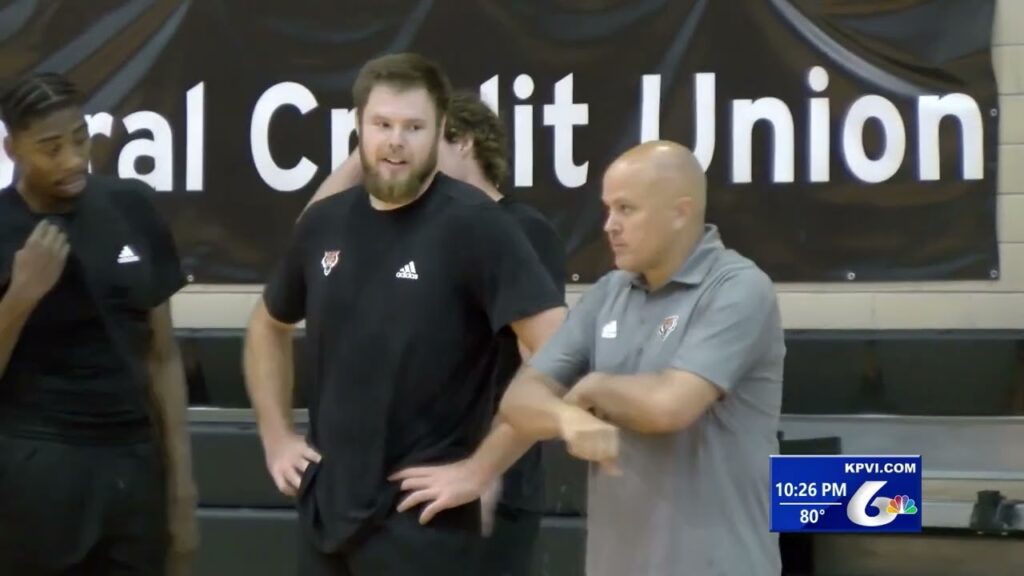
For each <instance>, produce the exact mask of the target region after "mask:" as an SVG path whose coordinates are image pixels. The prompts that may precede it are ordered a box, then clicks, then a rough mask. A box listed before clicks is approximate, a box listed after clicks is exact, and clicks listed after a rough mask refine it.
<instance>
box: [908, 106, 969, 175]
mask: <svg viewBox="0 0 1024 576" xmlns="http://www.w3.org/2000/svg"><path fill="white" fill-rule="evenodd" d="M946 116H955V117H956V119H957V120H959V121H960V134H961V136H960V158H961V160H960V162H961V168H960V173H961V178H963V179H964V180H981V179H982V178H983V177H984V168H985V155H984V152H985V149H984V148H985V147H984V142H985V138H984V132H985V130H984V128H983V127H982V124H981V109H980V108H979V107H978V103H977V102H976V101H975V100H974V98H971V97H970V96H968V95H966V94H948V95H946V96H941V97H940V96H921V97H919V98H918V99H917V126H918V128H917V129H918V134H917V141H918V162H919V163H920V178H921V180H926V181H927V180H938V179H939V122H941V121H942V119H943V118H945V117H946Z"/></svg>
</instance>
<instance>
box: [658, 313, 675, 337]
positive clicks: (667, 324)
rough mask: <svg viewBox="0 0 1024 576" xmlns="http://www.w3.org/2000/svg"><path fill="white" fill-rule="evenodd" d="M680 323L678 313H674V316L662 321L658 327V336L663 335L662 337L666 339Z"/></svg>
mask: <svg viewBox="0 0 1024 576" xmlns="http://www.w3.org/2000/svg"><path fill="white" fill-rule="evenodd" d="M678 324H679V316H678V315H675V314H673V315H672V316H668V317H667V318H665V319H664V320H662V321H661V326H659V327H658V336H661V339H662V340H665V339H666V338H668V335H669V334H671V333H672V331H673V330H675V329H676V326H677V325H678Z"/></svg>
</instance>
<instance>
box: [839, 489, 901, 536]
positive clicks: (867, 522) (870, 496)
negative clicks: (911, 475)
mask: <svg viewBox="0 0 1024 576" xmlns="http://www.w3.org/2000/svg"><path fill="white" fill-rule="evenodd" d="M885 484H886V481H885V480H869V481H867V482H865V483H863V484H861V486H860V488H858V489H857V491H856V492H854V494H853V496H852V497H851V498H850V502H849V503H848V504H847V505H846V516H847V518H849V519H850V521H851V522H853V523H854V524H856V525H858V526H864V527H865V528H879V527H882V526H885V525H887V524H890V523H892V522H893V521H895V520H896V518H898V517H900V516H903V515H909V516H912V515H914V514H917V505H916V504H915V503H914V500H913V499H912V498H910V497H908V496H906V495H897V496H892V497H889V496H879V495H878V491H879V490H881V489H882V487H883V486H885ZM868 508H874V509H875V510H878V513H877V514H875V515H874V516H868Z"/></svg>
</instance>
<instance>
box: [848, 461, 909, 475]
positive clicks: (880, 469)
mask: <svg viewBox="0 0 1024 576" xmlns="http://www.w3.org/2000/svg"><path fill="white" fill-rule="evenodd" d="M843 472H844V473H846V474H917V462H846V463H845V464H843Z"/></svg>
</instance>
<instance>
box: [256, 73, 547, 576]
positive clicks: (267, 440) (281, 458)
mask: <svg viewBox="0 0 1024 576" xmlns="http://www.w3.org/2000/svg"><path fill="white" fill-rule="evenodd" d="M449 99H450V87H449V82H448V80H447V78H446V77H445V75H444V74H443V72H442V71H441V70H440V69H439V68H438V67H437V66H436V65H434V64H433V63H431V62H429V61H427V60H425V59H423V58H422V57H419V56H416V55H413V54H397V55H389V56H384V57H381V58H378V59H375V60H372V61H370V62H369V63H367V64H366V65H365V66H364V67H363V69H362V70H361V72H360V74H359V77H358V78H357V80H356V82H355V86H354V88H353V100H354V102H355V105H356V107H357V109H358V111H359V112H358V126H359V136H360V143H359V154H360V159H361V163H362V169H363V174H364V183H363V184H362V185H361V186H358V187H356V188H354V189H351V190H349V191H347V192H345V193H344V194H338V195H335V196H332V197H329V198H326V199H324V200H322V201H319V202H316V203H315V204H313V205H312V206H310V207H309V210H308V211H307V212H306V213H305V214H304V215H303V216H302V217H301V218H300V219H299V221H298V223H297V228H296V231H295V233H294V237H293V238H292V240H291V243H290V245H289V246H288V248H287V253H286V254H285V256H284V258H283V260H282V262H281V263H280V265H279V267H278V268H277V270H276V271H275V273H274V274H273V276H272V277H271V278H270V280H269V282H268V284H267V287H266V290H265V293H264V296H263V299H262V300H261V302H259V303H258V304H257V306H256V309H255V311H254V313H253V317H252V320H251V322H250V327H249V332H248V336H247V341H246V353H245V369H246V380H247V386H248V390H249V394H250V397H251V399H252V404H253V406H254V408H255V409H256V413H257V417H258V422H259V428H260V434H261V437H262V440H263V445H264V448H265V451H266V455H267V465H268V469H269V471H270V474H271V475H272V477H273V479H274V481H275V483H276V484H277V486H278V488H279V489H280V490H281V491H282V492H283V493H285V494H294V495H296V496H297V498H298V508H299V511H300V518H301V524H302V530H303V536H304V542H305V544H304V546H303V552H302V555H301V556H302V565H301V567H302V570H301V574H316V575H320V574H323V575H348V576H385V575H387V576H404V575H409V576H413V575H416V576H423V575H425V576H430V575H438V576H458V575H466V576H471V575H472V576H479V574H480V566H479V556H480V547H481V542H482V537H481V534H480V531H481V525H480V505H479V499H480V497H481V495H482V494H483V493H484V491H485V490H486V488H487V487H488V486H489V485H491V484H492V482H493V481H494V480H495V479H496V478H497V477H498V476H499V475H500V474H501V473H502V472H504V471H505V470H506V469H507V468H508V467H509V466H510V465H511V464H512V463H513V462H514V461H515V460H517V459H518V458H519V457H520V456H521V455H522V454H523V453H524V452H525V451H526V450H527V449H528V448H529V445H530V442H529V441H526V440H525V439H524V438H523V437H521V436H518V435H516V434H515V433H514V432H513V431H512V429H511V427H509V426H508V425H507V424H505V423H503V422H497V423H495V424H494V425H493V426H492V420H493V418H494V405H495V401H496V398H495V396H496V390H495V386H494V385H493V381H492V378H493V374H494V372H495V365H496V362H497V361H498V350H499V348H498V338H497V334H498V333H499V332H501V331H502V330H503V329H504V328H506V327H508V328H510V329H511V330H512V331H513V332H514V334H515V336H516V337H517V338H518V340H519V341H520V342H522V343H523V345H524V346H525V347H526V349H527V350H528V351H530V352H533V351H535V350H537V349H538V348H539V347H540V345H541V344H542V343H543V342H544V341H545V340H546V339H547V338H548V337H549V336H550V335H551V334H553V333H554V331H555V330H556V329H557V327H558V325H559V324H560V322H561V320H562V318H563V317H564V305H563V298H562V294H561V292H560V291H559V290H558V289H557V288H556V287H555V285H554V283H553V282H552V281H551V279H550V277H549V275H548V273H547V271H546V270H545V269H544V267H543V265H542V264H541V262H540V259H539V258H538V256H537V254H536V253H535V251H534V250H533V248H532V247H531V246H530V244H529V242H528V241H527V239H526V237H525V236H524V235H523V233H522V231H521V230H520V229H519V228H518V227H517V226H516V224H515V222H514V221H512V220H511V219H510V218H509V217H508V216H507V214H506V213H505V212H504V211H503V210H502V209H501V208H500V207H499V206H498V205H497V204H496V203H495V202H493V201H492V200H491V199H489V198H488V197H487V196H486V195H485V194H483V193H482V192H481V191H480V190H479V189H476V188H474V187H472V186H470V185H468V184H465V183H463V182H460V181H458V180H456V179H454V178H451V177H449V176H447V175H445V174H443V173H441V172H438V171H437V155H438V141H439V138H440V136H441V134H443V130H444V129H445V116H446V112H447V109H448V105H449ZM301 320H305V322H306V346H305V348H306V349H307V350H308V351H309V353H308V355H307V356H306V357H305V358H303V359H302V361H305V362H307V363H308V365H309V367H308V368H307V371H308V373H310V374H312V377H311V383H310V387H311V389H310V390H309V397H308V406H309V415H310V430H309V436H308V439H307V438H302V437H301V436H298V435H297V434H296V433H295V431H294V428H293V425H292V422H291V421H290V417H289V414H290V408H291V406H290V398H291V397H292V396H291V395H292V390H293V383H292V378H293V364H292V359H291V357H290V355H289V351H290V350H291V344H290V338H291V333H292V331H293V327H294V325H295V324H296V323H298V322H299V321H301ZM307 440H308V441H307ZM403 491H406V492H409V495H408V496H406V497H405V498H404V499H403V498H401V497H400V493H401V492H403Z"/></svg>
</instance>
